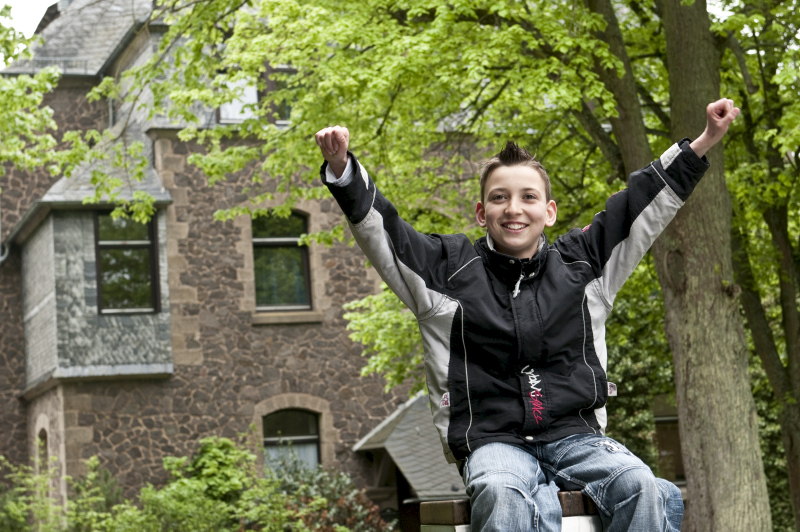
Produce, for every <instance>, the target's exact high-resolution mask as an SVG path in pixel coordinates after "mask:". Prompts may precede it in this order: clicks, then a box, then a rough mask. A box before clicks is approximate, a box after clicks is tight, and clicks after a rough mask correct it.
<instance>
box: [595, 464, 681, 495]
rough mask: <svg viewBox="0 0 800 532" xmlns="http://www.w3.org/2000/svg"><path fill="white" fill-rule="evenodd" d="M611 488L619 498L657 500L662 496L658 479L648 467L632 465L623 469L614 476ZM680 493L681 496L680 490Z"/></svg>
mask: <svg viewBox="0 0 800 532" xmlns="http://www.w3.org/2000/svg"><path fill="white" fill-rule="evenodd" d="M609 488H610V489H611V490H613V491H614V492H615V493H616V497H615V498H616V499H618V500H625V499H629V498H631V497H636V498H639V499H641V498H644V499H651V500H653V501H655V500H657V499H659V498H661V497H662V489H661V488H660V487H659V485H658V479H657V478H656V477H655V475H653V472H652V471H650V468H648V467H631V468H629V469H626V470H625V471H622V472H621V473H619V474H618V475H617V476H616V477H615V478H614V480H613V482H612V486H609ZM678 494H679V496H680V490H678Z"/></svg>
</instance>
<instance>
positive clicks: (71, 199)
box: [39, 123, 172, 204]
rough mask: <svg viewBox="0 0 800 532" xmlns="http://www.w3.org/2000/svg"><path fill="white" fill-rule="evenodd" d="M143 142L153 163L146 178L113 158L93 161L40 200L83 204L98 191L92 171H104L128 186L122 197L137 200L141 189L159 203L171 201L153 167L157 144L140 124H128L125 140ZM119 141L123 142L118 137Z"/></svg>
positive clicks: (81, 167)
mask: <svg viewBox="0 0 800 532" xmlns="http://www.w3.org/2000/svg"><path fill="white" fill-rule="evenodd" d="M136 141H139V142H142V143H143V144H144V153H143V155H144V156H145V157H146V158H147V159H148V161H149V164H148V165H147V168H146V169H145V177H144V180H142V181H141V182H139V181H134V180H133V179H131V178H130V177H129V176H128V175H127V173H126V171H125V169H123V168H118V167H114V166H113V165H112V164H111V163H110V162H109V161H93V162H92V163H91V164H86V165H83V166H80V167H78V168H77V169H76V170H75V172H74V173H73V174H72V176H70V177H69V178H66V177H62V178H61V179H59V180H58V181H56V183H55V184H54V185H53V186H52V187H50V190H48V191H47V193H46V194H45V195H44V196H42V198H41V199H40V200H39V202H41V203H53V204H71V203H81V202H83V200H84V198H86V197H88V196H91V195H93V194H94V191H95V186H94V185H92V172H93V171H94V170H102V171H103V172H105V173H107V174H108V175H109V176H111V177H116V178H119V179H121V180H122V181H123V182H124V183H125V185H124V186H123V187H122V189H121V190H120V194H119V198H120V199H122V200H130V199H133V193H134V192H135V191H137V190H141V191H144V192H148V193H150V195H152V196H153V197H154V198H155V200H156V203H162V204H163V203H170V202H171V201H172V198H171V197H170V195H169V192H167V190H166V189H165V188H164V186H163V185H162V184H161V179H160V178H159V177H158V173H157V172H156V170H155V168H154V167H153V153H152V152H153V143H152V141H150V139H149V138H147V136H145V135H144V133H143V132H142V130H141V126H140V125H139V124H137V123H131V124H128V127H127V129H126V134H125V138H124V142H127V143H133V142H136ZM117 142H123V140H118V141H117Z"/></svg>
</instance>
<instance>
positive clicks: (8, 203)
mask: <svg viewBox="0 0 800 532" xmlns="http://www.w3.org/2000/svg"><path fill="white" fill-rule="evenodd" d="M90 87H91V85H90V84H89V83H87V82H85V81H80V82H78V81H72V80H67V79H63V80H62V81H61V82H60V83H59V86H58V90H56V91H54V92H53V93H51V94H49V95H47V96H46V97H45V100H44V103H45V104H46V105H49V106H50V107H51V108H52V109H53V113H54V114H53V116H54V118H55V120H56V122H57V123H58V125H59V129H58V131H56V132H54V135H55V136H56V138H57V139H60V138H61V135H63V132H64V131H66V130H69V129H80V130H87V129H89V128H102V127H103V126H105V124H106V122H107V121H108V115H107V105H106V103H105V102H102V101H101V102H94V103H90V102H89V101H88V100H87V99H86V93H87V91H88V90H89V88H90ZM57 179H58V177H53V176H51V175H50V174H49V172H47V171H44V170H42V171H36V172H27V171H22V170H19V169H17V168H8V167H7V168H6V172H5V174H4V175H2V176H0V189H2V193H0V222H2V223H1V224H0V239H2V240H5V238H6V237H7V236H8V235H9V233H10V232H11V231H12V230H13V228H14V225H15V224H16V223H17V222H18V221H19V220H20V219H21V217H22V215H23V214H24V213H25V211H27V210H28V208H30V206H31V205H32V204H33V202H34V201H35V200H36V199H38V198H40V197H42V195H44V193H45V192H47V190H48V189H49V188H50V186H52V184H53V183H55V182H56V180H57ZM22 318H23V310H22V275H21V258H20V256H19V252H18V250H12V252H11V256H10V257H9V259H8V260H7V261H6V262H5V263H4V264H3V265H1V266H0V455H3V456H5V457H7V458H8V459H10V460H12V461H13V462H15V463H22V462H25V461H26V460H27V458H28V448H27V438H26V432H27V429H26V421H25V420H26V407H25V405H24V404H23V403H22V401H21V400H20V399H19V395H20V394H21V393H22V391H23V389H24V386H25V346H24V327H23V321H22Z"/></svg>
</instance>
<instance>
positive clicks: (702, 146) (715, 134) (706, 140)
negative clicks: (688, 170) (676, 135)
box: [690, 98, 739, 157]
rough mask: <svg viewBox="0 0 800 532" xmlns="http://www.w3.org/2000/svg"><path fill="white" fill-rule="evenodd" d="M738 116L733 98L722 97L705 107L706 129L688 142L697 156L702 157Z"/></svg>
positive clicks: (737, 109)
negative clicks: (692, 140)
mask: <svg viewBox="0 0 800 532" xmlns="http://www.w3.org/2000/svg"><path fill="white" fill-rule="evenodd" d="M737 116H739V108H738V107H734V105H733V100H729V99H728V98H722V99H721V100H717V101H716V102H714V103H710V104H708V107H706V129H705V131H703V134H702V135H700V136H699V137H697V139H696V140H695V141H694V142H692V143H691V144H690V146H691V148H692V150H694V152H695V153H696V154H697V156H698V157H702V156H703V155H705V154H706V152H707V151H708V150H709V149H710V148H711V147H712V146H713V145H714V144H716V143H717V142H719V141H720V140H721V139H722V137H724V136H725V133H727V132H728V127H729V126H730V125H731V122H733V121H734V120H735V119H736V117H737Z"/></svg>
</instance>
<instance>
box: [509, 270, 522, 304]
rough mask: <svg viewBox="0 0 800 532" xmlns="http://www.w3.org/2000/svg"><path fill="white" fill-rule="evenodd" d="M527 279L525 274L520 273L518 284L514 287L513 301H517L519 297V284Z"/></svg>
mask: <svg viewBox="0 0 800 532" xmlns="http://www.w3.org/2000/svg"><path fill="white" fill-rule="evenodd" d="M524 278H525V272H520V274H519V279H517V284H515V285H514V293H512V294H511V299H516V298H517V296H518V295H519V283H521V282H522V280H523V279H524Z"/></svg>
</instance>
